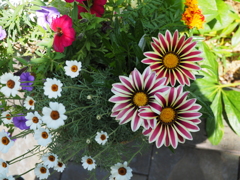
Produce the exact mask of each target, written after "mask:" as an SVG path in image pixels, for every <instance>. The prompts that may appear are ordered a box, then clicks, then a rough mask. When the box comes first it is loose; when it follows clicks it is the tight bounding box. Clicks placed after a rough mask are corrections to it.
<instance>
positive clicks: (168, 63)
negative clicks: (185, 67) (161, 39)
mask: <svg viewBox="0 0 240 180" xmlns="http://www.w3.org/2000/svg"><path fill="white" fill-rule="evenodd" d="M162 61H163V65H164V66H165V67H166V68H167V69H175V68H176V67H178V66H179V64H180V58H179V56H178V55H177V54H175V53H173V52H168V53H167V54H165V55H164V56H163V60H162Z"/></svg>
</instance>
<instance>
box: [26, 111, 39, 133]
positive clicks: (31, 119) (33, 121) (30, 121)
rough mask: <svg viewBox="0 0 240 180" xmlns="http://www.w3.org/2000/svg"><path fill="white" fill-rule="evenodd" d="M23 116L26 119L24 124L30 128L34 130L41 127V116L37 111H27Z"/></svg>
mask: <svg viewBox="0 0 240 180" xmlns="http://www.w3.org/2000/svg"><path fill="white" fill-rule="evenodd" d="M25 118H26V119H27V121H26V125H27V126H29V127H30V129H33V130H36V129H38V128H41V124H42V117H41V116H40V115H39V114H38V112H37V111H35V112H34V113H32V112H29V113H27V116H26V117H25Z"/></svg>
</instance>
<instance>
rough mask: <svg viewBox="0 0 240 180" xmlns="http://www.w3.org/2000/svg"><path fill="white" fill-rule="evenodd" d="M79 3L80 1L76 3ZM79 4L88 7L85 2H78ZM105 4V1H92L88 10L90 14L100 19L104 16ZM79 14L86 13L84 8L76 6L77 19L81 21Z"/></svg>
mask: <svg viewBox="0 0 240 180" xmlns="http://www.w3.org/2000/svg"><path fill="white" fill-rule="evenodd" d="M78 2H80V1H78ZM80 3H81V4H85V5H86V6H89V5H88V3H87V1H82V2H80ZM106 3H107V0H93V1H92V5H91V7H89V8H90V13H91V14H95V15H96V16H97V17H102V15H103V14H104V5H105V4H106ZM81 12H88V11H87V10H86V9H85V8H84V7H82V6H79V5H78V14H79V15H78V18H79V19H81V18H82V17H81V16H80V13H81Z"/></svg>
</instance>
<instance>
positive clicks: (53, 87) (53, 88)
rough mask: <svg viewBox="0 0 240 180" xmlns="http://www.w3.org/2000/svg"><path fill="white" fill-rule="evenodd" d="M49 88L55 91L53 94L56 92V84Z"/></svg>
mask: <svg viewBox="0 0 240 180" xmlns="http://www.w3.org/2000/svg"><path fill="white" fill-rule="evenodd" d="M51 88H52V91H55V92H56V91H58V85H56V84H53V85H52V87H51Z"/></svg>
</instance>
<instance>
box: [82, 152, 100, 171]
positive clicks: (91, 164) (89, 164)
mask: <svg viewBox="0 0 240 180" xmlns="http://www.w3.org/2000/svg"><path fill="white" fill-rule="evenodd" d="M81 162H82V163H83V164H82V166H83V168H84V169H87V170H89V171H91V170H92V169H95V168H96V164H95V160H94V159H93V158H92V157H91V156H84V157H82V161H81Z"/></svg>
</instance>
